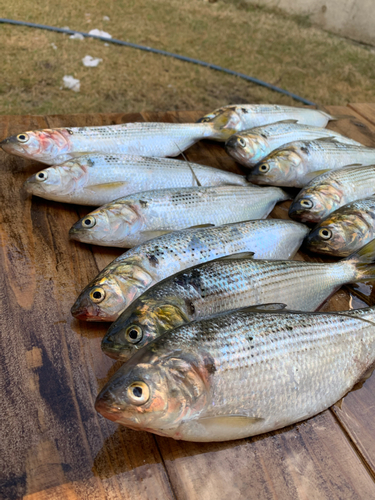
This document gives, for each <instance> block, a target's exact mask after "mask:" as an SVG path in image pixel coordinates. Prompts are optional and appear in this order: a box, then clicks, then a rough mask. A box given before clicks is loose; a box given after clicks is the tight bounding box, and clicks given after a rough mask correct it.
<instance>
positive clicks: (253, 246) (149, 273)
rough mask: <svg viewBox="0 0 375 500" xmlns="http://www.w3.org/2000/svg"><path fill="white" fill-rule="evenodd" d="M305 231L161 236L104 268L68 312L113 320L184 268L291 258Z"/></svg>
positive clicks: (286, 226) (266, 227)
mask: <svg viewBox="0 0 375 500" xmlns="http://www.w3.org/2000/svg"><path fill="white" fill-rule="evenodd" d="M308 232H309V230H308V229H307V227H306V226H304V225H303V224H299V223H298V222H294V221H286V220H277V219H271V220H269V219H267V220H254V221H247V222H238V223H236V224H226V225H224V226H218V227H209V228H203V229H202V228H201V229H188V230H183V231H175V232H173V233H169V234H166V235H164V236H159V237H158V238H154V239H153V240H150V241H147V242H146V243H143V244H142V245H139V246H137V247H135V248H133V249H131V250H129V251H128V252H126V253H124V254H123V255H121V256H120V257H118V258H117V259H115V260H114V261H113V262H112V263H111V264H109V265H108V266H107V267H106V268H105V269H103V271H102V272H101V273H99V275H98V276H97V277H96V278H95V279H94V280H93V281H91V283H89V285H88V286H87V287H86V288H85V289H84V290H83V292H82V293H81V294H80V296H79V297H78V299H77V300H76V302H75V304H74V305H73V307H72V314H73V316H75V317H76V318H79V319H85V320H88V321H114V320H115V319H117V318H118V316H119V315H120V314H121V313H122V311H124V310H125V309H126V308H127V307H128V306H129V305H130V304H131V303H132V302H133V301H134V300H135V299H136V298H137V297H139V295H141V294H142V293H143V292H145V291H146V290H147V289H148V288H150V287H151V286H152V285H154V284H155V283H158V282H159V281H161V280H163V279H165V278H167V277H168V276H171V275H173V274H175V273H177V272H179V271H182V270H183V269H187V268H188V267H192V266H196V265H198V264H201V263H203V262H208V261H210V260H214V259H217V258H220V257H225V256H228V255H231V254H238V253H242V252H253V253H254V257H255V258H258V259H262V258H263V259H264V258H268V259H290V258H291V257H293V256H294V255H295V253H296V252H297V250H298V248H299V247H300V245H301V242H302V240H303V238H304V237H305V236H306V234H307V233H308Z"/></svg>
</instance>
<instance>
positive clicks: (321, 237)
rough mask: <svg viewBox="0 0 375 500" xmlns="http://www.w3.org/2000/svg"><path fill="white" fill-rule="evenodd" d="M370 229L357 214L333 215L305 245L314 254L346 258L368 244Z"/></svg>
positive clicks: (315, 230)
mask: <svg viewBox="0 0 375 500" xmlns="http://www.w3.org/2000/svg"><path fill="white" fill-rule="evenodd" d="M368 229H369V227H368V224H367V223H366V221H365V220H364V219H363V218H362V217H358V216H357V215H356V214H332V216H330V217H328V218H327V219H325V220H324V221H322V222H321V223H320V224H319V225H318V226H317V227H316V228H314V229H313V230H312V231H311V233H310V234H309V235H308V236H307V238H306V240H305V245H306V246H307V248H308V249H309V250H312V251H314V252H318V253H325V254H330V255H336V256H341V257H346V256H348V255H350V254H351V253H353V252H354V251H356V250H357V249H358V248H360V247H361V246H363V245H364V244H365V243H366V242H367V240H365V238H366V234H368Z"/></svg>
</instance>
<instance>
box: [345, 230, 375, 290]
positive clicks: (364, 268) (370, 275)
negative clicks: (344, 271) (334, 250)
mask: <svg viewBox="0 0 375 500" xmlns="http://www.w3.org/2000/svg"><path fill="white" fill-rule="evenodd" d="M343 261H345V262H348V263H350V264H352V265H353V267H354V273H355V274H354V279H355V281H367V280H373V279H375V239H374V240H371V241H370V242H369V243H367V245H365V246H364V247H362V248H360V249H359V250H358V251H357V252H354V253H352V254H351V255H349V257H346V259H343Z"/></svg>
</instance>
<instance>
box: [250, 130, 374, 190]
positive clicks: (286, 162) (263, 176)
mask: <svg viewBox="0 0 375 500" xmlns="http://www.w3.org/2000/svg"><path fill="white" fill-rule="evenodd" d="M374 163H375V148H367V147H365V146H356V145H354V144H345V143H342V142H339V141H337V140H336V139H335V138H330V137H324V138H322V139H316V140H307V141H295V142H290V143H289V144H285V145H284V146H281V147H280V148H278V149H275V151H272V153H270V154H269V155H268V156H266V157H265V158H264V159H263V160H262V161H261V162H259V163H257V164H256V165H255V166H254V167H253V168H252V169H251V171H250V173H249V175H248V176H247V180H248V181H250V182H253V183H254V184H267V185H271V186H289V187H304V186H306V184H308V183H309V182H310V181H311V180H312V179H313V178H314V177H317V176H318V175H320V174H321V173H322V171H323V170H337V169H339V168H342V167H345V166H347V165H354V164H360V165H372V164H374Z"/></svg>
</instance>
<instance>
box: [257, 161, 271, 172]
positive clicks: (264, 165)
mask: <svg viewBox="0 0 375 500" xmlns="http://www.w3.org/2000/svg"><path fill="white" fill-rule="evenodd" d="M269 169H270V166H269V165H267V163H262V165H259V172H262V174H265V173H267V172H268V170H269Z"/></svg>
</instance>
